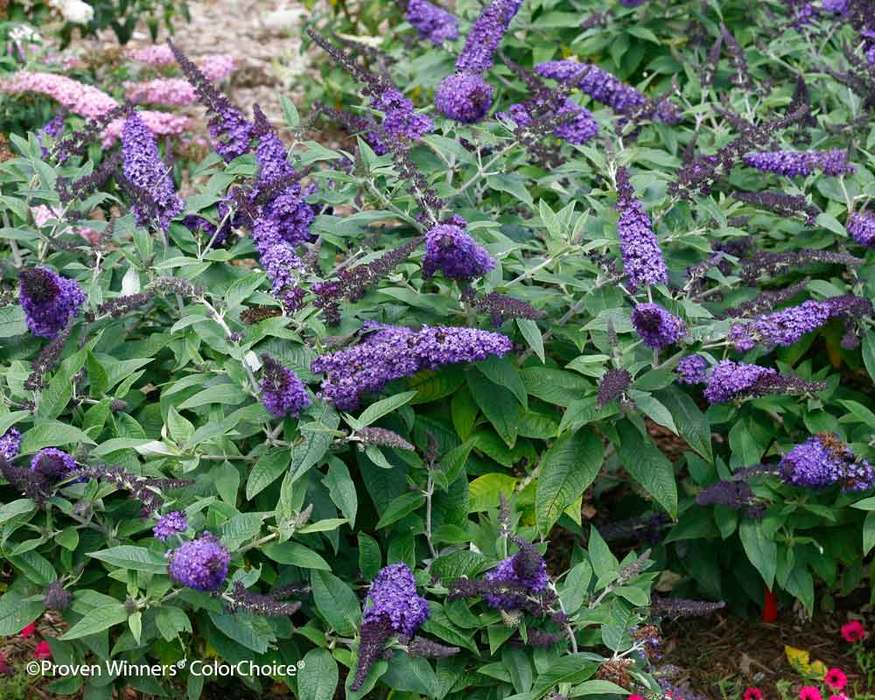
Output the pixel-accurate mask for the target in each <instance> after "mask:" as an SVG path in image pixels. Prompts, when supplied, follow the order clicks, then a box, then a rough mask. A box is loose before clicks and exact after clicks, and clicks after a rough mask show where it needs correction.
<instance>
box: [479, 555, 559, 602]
mask: <svg viewBox="0 0 875 700" xmlns="http://www.w3.org/2000/svg"><path fill="white" fill-rule="evenodd" d="M486 580H487V581H489V582H491V583H494V584H506V585H508V586H509V588H519V589H520V592H519V593H516V592H503V593H484V595H483V599H484V600H485V601H486V603H487V604H488V605H489V606H490V607H493V608H497V609H499V610H518V609H520V608H523V607H525V606H526V596H528V595H537V594H539V593H543V592H544V591H545V590H546V589H547V583H548V578H547V565H546V563H545V562H544V558H543V557H542V556H541V555H540V553H539V552H538V550H536V549H535V548H534V546H532V545H531V544H530V543H528V542H521V543H520V551H519V552H517V553H516V554H514V555H513V556H512V557H508V558H507V559H504V560H502V561H501V562H500V563H499V565H498V566H497V567H495V568H494V569H493V570H492V571H490V572H489V573H487V574H486Z"/></svg>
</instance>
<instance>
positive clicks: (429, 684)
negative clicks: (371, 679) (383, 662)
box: [381, 654, 439, 698]
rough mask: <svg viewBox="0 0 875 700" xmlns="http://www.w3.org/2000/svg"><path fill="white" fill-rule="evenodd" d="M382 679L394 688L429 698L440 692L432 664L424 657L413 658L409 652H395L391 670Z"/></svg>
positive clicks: (391, 660) (390, 664)
mask: <svg viewBox="0 0 875 700" xmlns="http://www.w3.org/2000/svg"><path fill="white" fill-rule="evenodd" d="M381 680H382V682H383V683H385V684H386V685H387V686H389V687H390V688H392V689H393V690H398V691H402V692H407V693H416V694H419V695H424V696H425V697H427V698H435V697H437V696H438V694H439V690H438V688H439V685H438V679H437V676H436V675H435V673H434V670H433V669H432V667H431V664H429V663H428V661H426V660H425V659H423V658H413V657H411V656H408V655H407V654H395V656H393V657H392V658H391V659H390V660H389V670H388V671H386V673H385V674H383V678H382V679H381Z"/></svg>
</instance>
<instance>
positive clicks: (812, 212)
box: [732, 190, 820, 226]
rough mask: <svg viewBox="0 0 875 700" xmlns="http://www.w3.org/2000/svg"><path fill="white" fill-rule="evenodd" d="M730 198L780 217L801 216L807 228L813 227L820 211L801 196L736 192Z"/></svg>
mask: <svg viewBox="0 0 875 700" xmlns="http://www.w3.org/2000/svg"><path fill="white" fill-rule="evenodd" d="M732 196H733V197H734V198H735V199H737V200H738V201H739V202H744V203H745V204H750V205H751V206H755V207H759V208H760V209H766V210H767V211H770V212H773V213H775V214H778V215H780V216H796V215H801V216H803V218H804V219H805V223H806V224H807V225H808V226H814V224H815V222H816V220H817V216H818V214H820V209H818V208H817V207H816V206H814V205H813V204H809V203H808V200H807V199H805V197H803V196H801V195H792V194H784V193H783V192H742V191H738V190H736V191H735V192H733V193H732Z"/></svg>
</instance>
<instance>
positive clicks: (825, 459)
mask: <svg viewBox="0 0 875 700" xmlns="http://www.w3.org/2000/svg"><path fill="white" fill-rule="evenodd" d="M780 473H781V477H782V478H783V479H784V481H786V482H787V483H790V484H793V485H794V486H805V487H809V488H825V487H827V486H833V485H836V484H838V485H839V486H841V487H842V489H843V490H845V491H863V490H866V489H869V488H872V487H873V486H875V469H873V468H872V465H871V464H869V462H867V461H866V460H865V459H859V458H858V457H857V456H856V455H855V454H854V453H853V452H852V451H851V449H850V447H848V446H847V445H846V444H845V443H844V442H843V441H842V440H840V439H839V438H838V437H837V436H835V435H831V434H828V433H826V434H819V435H815V436H813V437H810V438H808V440H806V441H805V442H803V443H801V444H799V445H796V447H794V448H793V449H792V450H790V451H789V452H788V453H787V454H785V455H784V457H783V459H782V460H781V464H780Z"/></svg>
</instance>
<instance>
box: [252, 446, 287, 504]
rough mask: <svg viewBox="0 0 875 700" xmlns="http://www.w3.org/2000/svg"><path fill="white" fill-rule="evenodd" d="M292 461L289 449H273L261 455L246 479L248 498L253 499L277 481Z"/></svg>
mask: <svg viewBox="0 0 875 700" xmlns="http://www.w3.org/2000/svg"><path fill="white" fill-rule="evenodd" d="M291 461H292V454H291V452H289V450H273V451H271V452H267V453H266V454H263V455H261V456H260V457H259V458H258V461H257V462H256V463H255V466H254V467H252V471H251V472H249V478H248V479H247V480H246V500H247V501H251V500H252V499H253V498H255V496H257V495H258V494H259V493H261V492H262V491H263V490H264V489H266V488H267V487H268V486H270V485H271V484H272V483H273V482H274V481H276V479H277V478H279V476H280V474H282V473H283V472H284V471H286V469H288V466H289V463H290V462H291Z"/></svg>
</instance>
